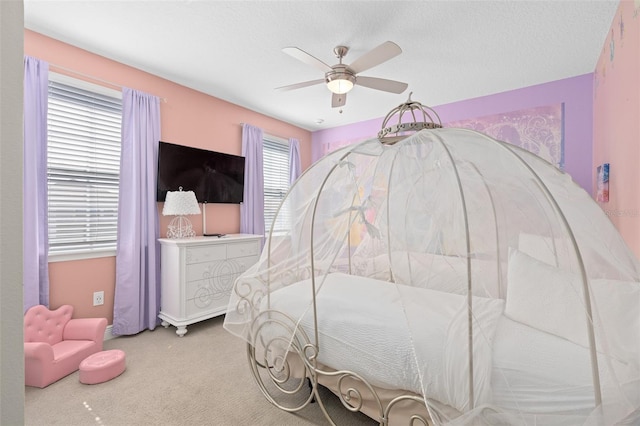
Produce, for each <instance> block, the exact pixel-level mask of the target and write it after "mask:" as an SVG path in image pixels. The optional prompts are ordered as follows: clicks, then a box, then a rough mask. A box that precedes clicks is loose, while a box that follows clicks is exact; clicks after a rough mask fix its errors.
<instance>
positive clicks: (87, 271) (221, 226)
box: [24, 30, 311, 323]
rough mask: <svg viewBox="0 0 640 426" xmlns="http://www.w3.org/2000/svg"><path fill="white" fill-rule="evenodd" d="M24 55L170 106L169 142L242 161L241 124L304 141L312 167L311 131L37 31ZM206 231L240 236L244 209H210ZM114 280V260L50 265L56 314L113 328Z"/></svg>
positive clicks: (304, 157)
mask: <svg viewBox="0 0 640 426" xmlns="http://www.w3.org/2000/svg"><path fill="white" fill-rule="evenodd" d="M24 52H25V54H26V55H29V56H33V57H36V58H39V59H43V60H45V61H47V62H49V63H50V67H51V70H52V71H55V72H58V73H60V74H70V75H72V76H74V77H77V78H81V77H79V76H77V75H74V74H72V73H69V72H68V71H65V70H64V69H63V68H66V69H70V70H73V71H75V72H78V73H81V74H85V75H90V76H92V77H94V78H96V79H99V80H104V81H109V82H113V83H115V84H116V85H117V86H127V87H131V88H134V89H137V90H141V91H143V92H147V93H150V94H153V95H156V96H158V97H161V98H164V99H165V100H166V101H165V102H162V103H161V106H160V115H161V119H162V125H161V137H162V140H164V141H167V142H172V143H177V144H182V145H189V146H194V147H197V148H204V149H210V150H214V151H220V152H226V153H229V154H235V155H240V154H241V151H242V139H241V126H240V123H250V124H253V125H255V126H258V127H260V128H262V129H263V130H264V131H265V133H268V134H270V135H273V136H279V137H282V138H285V139H287V138H290V137H293V138H297V139H298V140H299V141H300V156H301V165H302V169H303V170H304V169H306V168H307V167H308V166H309V165H310V164H311V134H310V132H308V131H306V130H303V129H300V128H298V127H295V126H292V125H290V124H287V123H284V122H282V121H279V120H275V119H273V118H270V117H267V116H265V115H262V114H259V113H257V112H254V111H251V110H248V109H245V108H241V107H239V106H237V105H234V104H231V103H228V102H225V101H223V100H220V99H217V98H214V97H211V96H208V95H205V94H203V93H200V92H197V91H195V90H192V89H189V88H187V87H184V86H181V85H178V84H175V83H172V82H170V81H168V80H165V79H162V78H159V77H156V76H154V75H151V74H149V73H146V72H143V71H140V70H138V69H135V68H131V67H129V66H126V65H123V64H121V63H118V62H115V61H112V60H109V59H107V58H104V57H102V56H98V55H95V54H93V53H90V52H87V51H85V50H82V49H78V48H76V47H74V46H71V45H68V44H65V43H62V42H60V41H57V40H54V39H52V38H49V37H46V36H43V35H42V34H38V33H35V32H33V31H29V30H25V34H24ZM96 82H97V81H96ZM97 83H99V82H97ZM117 86H116V88H117ZM158 207H159V211H160V212H161V211H162V210H161V208H162V205H161V204H159V206H158ZM169 219H170V218H165V217H163V216H162V215H160V232H161V234H162V235H163V236H164V235H166V229H167V225H168V223H169ZM192 221H193V225H194V228H195V231H196V233H198V234H200V233H201V232H202V221H201V219H200V217H199V216H193V217H192ZM207 228H208V229H207V231H208V232H221V233H234V232H239V229H240V207H239V205H230V204H209V205H208V206H207ZM114 277H115V261H114V258H102V259H91V260H81V261H69V262H55V263H51V264H50V284H51V294H50V302H51V306H52V307H53V308H55V307H58V306H59V305H61V304H71V305H73V306H74V307H75V314H74V315H75V316H76V317H90V316H96V315H99V316H104V317H107V318H109V323H111V322H112V316H113V315H112V312H113V294H114V285H115V278H114ZM98 290H104V292H105V301H106V303H105V305H104V306H96V307H94V306H92V300H93V299H92V294H93V292H94V291H98Z"/></svg>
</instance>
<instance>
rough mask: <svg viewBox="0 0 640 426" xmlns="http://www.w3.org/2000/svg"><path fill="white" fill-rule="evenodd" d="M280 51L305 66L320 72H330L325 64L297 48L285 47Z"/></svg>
mask: <svg viewBox="0 0 640 426" xmlns="http://www.w3.org/2000/svg"><path fill="white" fill-rule="evenodd" d="M282 51H283V52H284V53H286V54H288V55H290V56H292V57H294V58H296V59H297V60H299V61H302V62H304V63H305V64H308V65H311V66H313V67H316V68H318V69H319V70H320V71H322V72H328V71H331V70H332V69H331V67H330V66H329V65H327V64H325V63H324V62H322V61H321V60H320V59H318V58H316V57H315V56H312V55H310V54H308V53H307V52H305V51H304V50H301V49H298V48H297V47H285V48H284V49H282Z"/></svg>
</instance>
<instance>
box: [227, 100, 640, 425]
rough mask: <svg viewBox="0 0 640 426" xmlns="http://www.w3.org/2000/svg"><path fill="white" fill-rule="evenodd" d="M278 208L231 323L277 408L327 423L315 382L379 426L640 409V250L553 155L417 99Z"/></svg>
mask: <svg viewBox="0 0 640 426" xmlns="http://www.w3.org/2000/svg"><path fill="white" fill-rule="evenodd" d="M406 117H409V118H410V119H411V121H406ZM434 117H436V118H435V119H434ZM396 119H397V123H396V122H395V121H394V120H396ZM390 123H395V124H392V125H389V124H390ZM278 214H286V215H287V217H289V218H290V221H291V229H290V231H288V232H287V233H285V234H275V233H273V232H271V233H270V234H269V235H268V238H267V239H266V241H265V245H264V250H263V252H262V255H261V258H260V260H259V262H258V263H257V264H256V265H255V266H254V267H253V268H251V269H249V270H248V271H246V272H245V273H244V274H243V275H242V276H241V277H240V278H239V279H238V280H237V281H236V283H235V286H234V289H233V291H232V296H231V300H230V302H229V306H228V311H227V315H226V318H225V323H224V327H225V328H226V329H227V330H228V331H229V332H231V333H233V334H235V335H237V336H239V337H241V338H242V339H244V340H246V342H247V352H248V359H249V364H250V368H251V371H252V372H253V375H254V377H255V379H256V382H257V383H258V386H259V387H260V389H261V390H262V392H263V393H264V395H265V396H266V398H267V399H268V400H269V401H271V402H272V403H274V404H275V405H277V406H278V407H280V408H282V409H284V410H288V411H292V412H294V411H297V410H299V409H301V408H302V407H304V406H306V405H308V404H310V403H312V402H313V403H316V404H317V405H318V409H320V410H323V412H324V413H325V415H326V416H327V419H328V421H329V422H330V423H332V424H333V420H332V419H331V416H330V414H329V413H328V412H327V410H326V407H325V406H324V404H323V401H322V399H321V398H320V394H319V393H318V391H317V390H318V386H320V385H322V386H325V387H328V388H329V389H331V390H332V391H333V392H334V393H335V394H336V395H338V397H340V400H341V401H342V403H343V404H344V405H345V407H346V409H350V410H360V411H362V412H364V413H365V414H367V415H368V416H370V417H371V418H373V419H375V420H376V421H379V422H380V424H381V425H387V424H391V425H396V424H406V425H413V424H435V425H441V424H450V425H471V424H473V425H512V424H518V425H542V424H544V425H554V426H555V425H572V426H573V425H613V424H629V425H631V424H638V423H639V422H640V337H639V336H640V275H639V274H640V267H639V264H638V261H637V259H636V258H635V257H634V255H633V253H632V252H631V251H630V250H629V249H628V247H627V246H626V245H625V243H624V241H623V240H622V238H621V236H620V235H619V233H618V232H617V231H616V230H615V228H614V227H613V226H612V224H611V222H610V221H609V219H608V218H607V217H606V215H605V214H604V213H603V211H602V210H601V209H600V207H599V206H598V205H597V204H596V203H595V202H594V201H593V200H592V199H591V197H590V196H589V194H587V193H586V192H585V191H584V190H582V189H581V188H580V187H579V186H577V185H576V184H575V183H574V182H573V181H572V180H571V178H570V177H569V176H568V175H567V174H565V173H563V172H562V171H560V170H559V169H557V168H556V167H555V166H553V165H551V164H550V163H548V162H546V161H544V160H542V159H541V158H539V157H537V156H535V155H534V154H531V153H530V152H528V151H525V150H523V149H520V148H518V147H516V146H513V145H510V144H507V143H504V142H500V141H497V140H495V139H492V138H490V137H488V136H486V135H483V134H481V133H478V132H475V131H472V130H467V129H456V128H442V127H441V126H440V125H439V119H438V118H437V115H436V114H435V113H434V112H433V110H430V109H429V108H426V107H424V106H422V105H421V104H419V103H418V102H412V101H411V100H410V99H409V101H408V102H407V103H405V104H402V105H400V106H399V107H398V108H396V109H394V110H392V111H391V112H390V113H389V115H388V116H387V118H386V119H385V121H384V123H383V130H382V131H381V133H380V135H379V137H378V138H374V139H370V140H366V141H363V142H360V143H357V144H353V145H350V146H347V147H344V148H342V149H339V150H337V151H334V152H332V153H330V154H328V155H326V156H325V157H323V158H322V159H321V160H319V161H317V162H316V163H315V164H314V165H312V166H311V167H310V168H309V169H308V170H307V171H306V172H305V173H304V174H303V175H302V176H301V177H300V178H299V179H298V180H297V181H296V183H295V184H293V185H292V187H291V189H290V191H289V193H288V195H287V196H286V198H285V200H284V202H283V204H282V205H281V207H280V210H279V212H278Z"/></svg>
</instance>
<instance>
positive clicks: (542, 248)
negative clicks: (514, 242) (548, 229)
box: [518, 232, 577, 266]
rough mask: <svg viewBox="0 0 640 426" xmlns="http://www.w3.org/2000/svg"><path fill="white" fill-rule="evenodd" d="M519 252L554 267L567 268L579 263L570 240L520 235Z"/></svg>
mask: <svg viewBox="0 0 640 426" xmlns="http://www.w3.org/2000/svg"><path fill="white" fill-rule="evenodd" d="M518 250H520V251H521V252H524V253H526V254H528V255H529V256H531V257H533V258H535V259H538V260H540V261H542V262H545V263H548V264H549V265H552V266H567V265H573V264H575V263H576V262H577V257H576V256H575V249H574V248H573V244H571V240H570V239H569V238H551V237H545V236H542V235H535V234H527V233H524V232H522V233H520V235H518Z"/></svg>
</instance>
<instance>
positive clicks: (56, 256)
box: [49, 249, 116, 263]
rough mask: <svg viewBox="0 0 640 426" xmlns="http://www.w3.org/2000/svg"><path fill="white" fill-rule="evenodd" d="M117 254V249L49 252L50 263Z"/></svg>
mask: <svg viewBox="0 0 640 426" xmlns="http://www.w3.org/2000/svg"><path fill="white" fill-rule="evenodd" d="M115 255H116V250H115V249H97V250H79V251H75V252H66V253H53V254H49V263H53V262H69V261H73V260H84V259H97V258H100V257H114V256H115Z"/></svg>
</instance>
